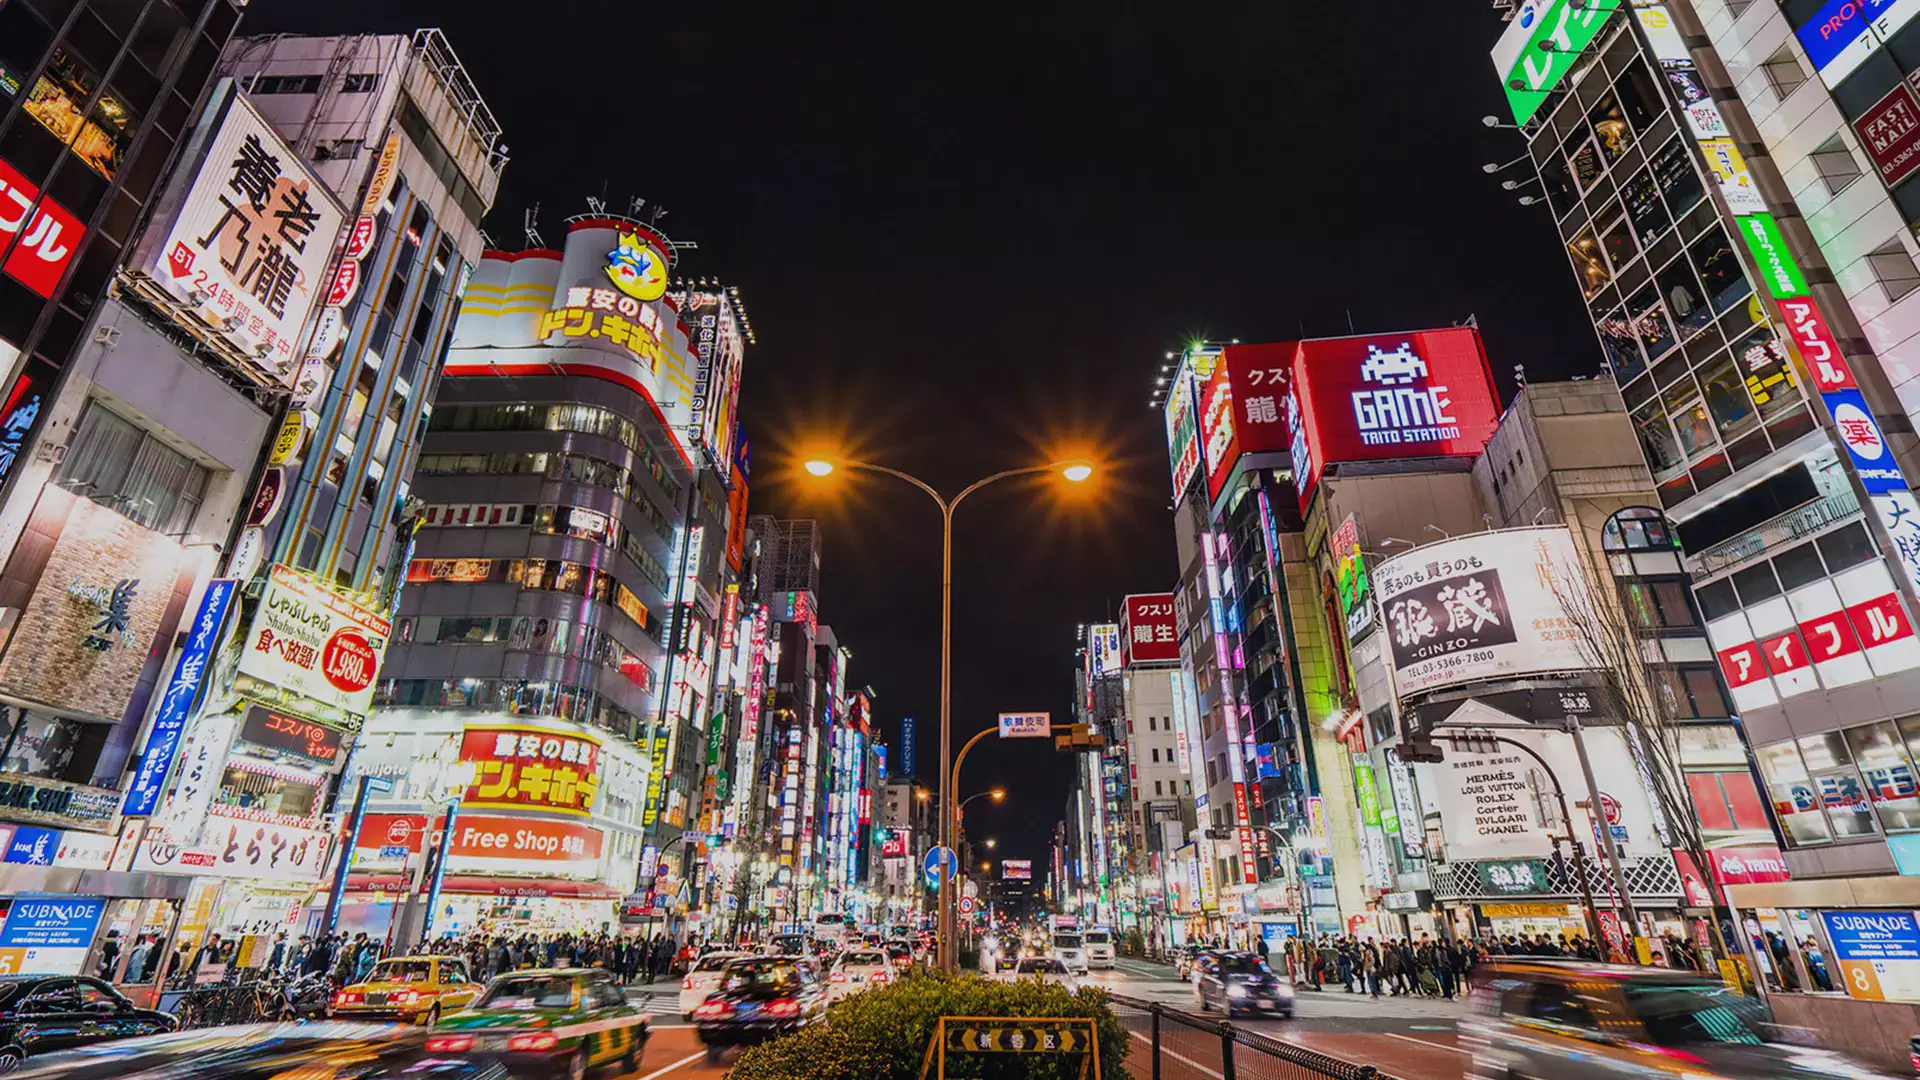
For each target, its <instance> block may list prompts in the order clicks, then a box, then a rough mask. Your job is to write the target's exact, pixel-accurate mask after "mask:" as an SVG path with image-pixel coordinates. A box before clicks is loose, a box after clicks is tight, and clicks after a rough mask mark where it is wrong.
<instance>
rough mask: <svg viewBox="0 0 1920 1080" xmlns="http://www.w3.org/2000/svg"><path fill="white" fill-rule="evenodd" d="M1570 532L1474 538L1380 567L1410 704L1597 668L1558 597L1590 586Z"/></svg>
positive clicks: (1398, 679) (1397, 678)
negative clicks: (1496, 683) (1491, 682)
mask: <svg viewBox="0 0 1920 1080" xmlns="http://www.w3.org/2000/svg"><path fill="white" fill-rule="evenodd" d="M1579 566H1580V564H1579V561H1578V558H1577V556H1575V554H1574V550H1573V538H1572V536H1571V535H1570V534H1569V533H1568V532H1567V530H1566V529H1565V528H1564V527H1563V526H1557V525H1556V526H1549V527H1543V528H1537V529H1508V530H1505V531H1502V532H1486V533H1475V534H1473V535H1471V536H1462V537H1458V538H1456V539H1452V540H1443V541H1441V542H1439V543H1437V544H1428V545H1427V546H1425V547H1422V548H1416V549H1414V550H1413V551H1410V552H1408V553H1407V554H1405V555H1401V556H1399V557H1398V558H1394V559H1389V560H1387V561H1386V562H1383V563H1381V564H1380V566H1379V568H1378V569H1377V570H1376V571H1375V573H1374V585H1375V587H1376V588H1377V589H1378V591H1379V595H1380V610H1381V612H1382V613H1383V614H1384V615H1385V616H1386V630H1387V635H1388V644H1389V645H1390V647H1391V648H1392V651H1393V667H1394V685H1395V686H1396V687H1398V689H1399V692H1400V693H1401V694H1402V695H1406V694H1411V693H1416V692H1419V691H1422V690H1432V689H1434V688H1436V687H1442V686H1452V685H1455V684H1458V683H1463V682H1472V681H1475V680H1479V679H1491V678H1511V677H1513V676H1516V675H1527V674H1536V673H1542V672H1553V671H1573V670H1581V669H1586V668H1590V667H1592V666H1593V665H1592V664H1591V663H1590V662H1589V661H1588V660H1587V658H1586V657H1585V656H1583V655H1582V653H1581V650H1580V646H1579V640H1580V637H1579V633H1578V631H1577V630H1576V628H1575V627H1574V625H1573V623H1572V622H1571V621H1570V620H1569V619H1568V618H1567V613H1566V609H1565V607H1564V606H1563V605H1562V604H1561V602H1560V595H1558V594H1557V593H1556V590H1558V593H1559V594H1566V595H1568V596H1570V597H1571V596H1573V595H1574V594H1576V593H1577V594H1578V595H1579V597H1581V598H1582V599H1580V600H1579V601H1578V602H1580V603H1584V602H1585V600H1584V596H1585V588H1586V586H1585V578H1584V576H1582V574H1581V571H1580V569H1579Z"/></svg>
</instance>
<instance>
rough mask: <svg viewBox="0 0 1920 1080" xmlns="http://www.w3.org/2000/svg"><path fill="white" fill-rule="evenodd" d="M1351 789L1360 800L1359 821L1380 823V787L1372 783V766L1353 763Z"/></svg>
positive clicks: (1372, 823) (1373, 823) (1362, 822)
mask: <svg viewBox="0 0 1920 1080" xmlns="http://www.w3.org/2000/svg"><path fill="white" fill-rule="evenodd" d="M1353 789H1354V794H1355V795H1357V796H1358V797H1359V800H1360V823H1361V824H1362V825H1378V824H1380V789H1379V788H1376V787H1374V785H1373V766H1371V765H1360V764H1355V765H1354V767H1353Z"/></svg>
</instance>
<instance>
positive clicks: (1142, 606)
mask: <svg viewBox="0 0 1920 1080" xmlns="http://www.w3.org/2000/svg"><path fill="white" fill-rule="evenodd" d="M1120 656H1121V659H1122V661H1124V662H1125V664H1126V665H1127V666H1128V667H1132V666H1133V665H1135V664H1154V663H1167V662H1173V661H1178V660H1179V659H1180V630H1179V626H1178V625H1177V623H1176V622H1175V620H1174V614H1173V594H1172V593H1133V594H1131V595H1129V596H1128V597H1127V598H1126V601H1125V602H1124V604H1123V606H1122V607H1121V609H1120Z"/></svg>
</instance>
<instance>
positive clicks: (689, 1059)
mask: <svg viewBox="0 0 1920 1080" xmlns="http://www.w3.org/2000/svg"><path fill="white" fill-rule="evenodd" d="M706 1056H707V1052H706V1051H705V1050H701V1051H699V1052H697V1053H692V1054H688V1055H687V1056H686V1057H683V1058H681V1059H680V1060H679V1061H676V1062H674V1063H673V1064H671V1065H669V1066H667V1067H666V1068H664V1069H655V1070H654V1071H653V1072H650V1073H648V1074H647V1075H645V1076H643V1077H641V1078H640V1080H658V1078H659V1077H662V1076H665V1075H667V1074H668V1073H670V1072H672V1071H673V1070H675V1069H678V1068H680V1067H681V1066H684V1065H691V1064H693V1063H694V1062H696V1061H699V1060H700V1059H701V1058H703V1057H706ZM1214 1075H1216V1076H1217V1075H1219V1074H1218V1073H1215V1074H1214Z"/></svg>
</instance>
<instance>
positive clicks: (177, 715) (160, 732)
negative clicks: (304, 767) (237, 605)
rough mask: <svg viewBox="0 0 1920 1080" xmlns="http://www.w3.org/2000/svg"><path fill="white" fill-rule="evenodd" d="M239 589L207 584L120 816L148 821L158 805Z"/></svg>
mask: <svg viewBox="0 0 1920 1080" xmlns="http://www.w3.org/2000/svg"><path fill="white" fill-rule="evenodd" d="M238 585H239V582H238V581H236V580H235V579H233V578H215V579H214V580H212V581H209V582H207V595H206V596H205V597H204V598H203V599H202V600H201V601H200V610H199V611H198V612H196V613H195V614H194V617H193V623H192V626H193V630H192V635H191V636H190V637H189V638H188V639H187V647H186V648H184V649H182V650H180V659H179V660H177V661H175V662H174V665H173V678H171V679H168V680H167V686H166V689H165V690H163V691H161V695H160V708H159V709H158V710H157V711H155V712H154V714H153V728H152V730H150V731H148V732H147V744H146V746H145V747H144V748H142V749H141V751H140V768H139V770H138V771H137V772H135V773H134V776H133V784H132V785H131V786H130V787H128V789H127V801H126V804H125V805H124V806H123V807H122V808H121V813H123V814H128V815H130V816H133V817H146V816H150V815H151V814H152V813H153V811H154V809H155V808H157V807H158V806H159V805H160V795H161V793H162V792H163V791H164V790H165V789H166V785H167V772H168V771H169V770H170V769H172V768H173V759H174V756H175V755H176V754H177V753H179V750H180V737H181V735H182V734H183V733H184V732H185V731H186V727H187V720H188V718H189V717H191V716H192V714H193V704H194V700H195V699H196V698H198V697H199V696H200V685H201V683H202V682H204V681H205V680H206V674H207V663H208V661H209V660H211V659H212V658H213V650H214V648H215V647H217V646H218V645H219V644H220V632H221V630H222V629H223V628H224V627H225V626H226V625H227V611H228V609H229V608H231V607H232V606H233V593H234V589H235V588H236V587H237V586H238Z"/></svg>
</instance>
